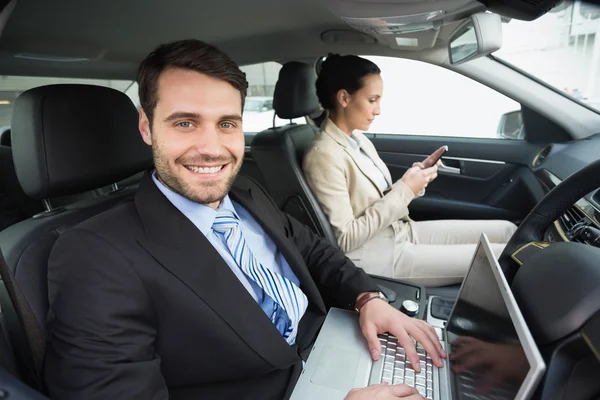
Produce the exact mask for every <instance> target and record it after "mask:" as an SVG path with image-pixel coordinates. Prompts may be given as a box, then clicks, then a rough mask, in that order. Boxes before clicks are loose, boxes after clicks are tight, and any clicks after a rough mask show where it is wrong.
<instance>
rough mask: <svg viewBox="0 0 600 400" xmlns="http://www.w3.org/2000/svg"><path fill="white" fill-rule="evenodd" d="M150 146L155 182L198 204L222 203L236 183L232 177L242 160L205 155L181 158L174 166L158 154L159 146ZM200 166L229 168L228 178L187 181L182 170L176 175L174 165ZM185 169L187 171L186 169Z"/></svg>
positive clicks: (237, 170) (236, 172)
mask: <svg viewBox="0 0 600 400" xmlns="http://www.w3.org/2000/svg"><path fill="white" fill-rule="evenodd" d="M155 143H156V142H154V143H153V144H152V153H153V155H154V166H155V168H156V174H157V177H158V179H159V180H160V181H161V182H162V183H163V184H164V185H166V186H167V187H169V188H170V189H171V190H173V191H174V192H175V193H177V194H179V195H181V196H183V197H185V198H187V199H188V200H191V201H193V202H195V203H199V204H204V205H207V204H212V203H216V202H219V203H220V202H221V201H222V200H223V199H224V198H225V196H227V194H228V193H229V190H230V189H231V187H232V186H233V182H235V178H236V177H237V175H238V174H239V172H240V168H241V166H242V161H243V158H242V159H236V158H235V157H233V156H229V157H227V156H219V157H215V156H209V155H205V154H201V155H197V156H195V157H180V158H178V159H176V160H175V163H174V164H169V160H168V159H167V157H165V156H164V154H163V153H162V152H161V150H160V147H159V146H158V145H156V144H155ZM203 163H210V164H228V165H227V166H224V168H229V170H230V172H229V175H228V176H223V177H219V178H215V179H214V180H206V181H204V182H201V183H198V182H190V181H188V180H186V179H185V177H183V176H181V175H182V173H183V174H186V172H185V171H181V172H178V171H177V168H176V166H180V168H185V165H198V164H203ZM186 169H187V168H186Z"/></svg>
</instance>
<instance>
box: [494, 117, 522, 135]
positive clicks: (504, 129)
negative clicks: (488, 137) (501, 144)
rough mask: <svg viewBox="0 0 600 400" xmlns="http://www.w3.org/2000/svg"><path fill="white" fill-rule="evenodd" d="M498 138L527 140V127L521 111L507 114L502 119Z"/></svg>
mask: <svg viewBox="0 0 600 400" xmlns="http://www.w3.org/2000/svg"><path fill="white" fill-rule="evenodd" d="M496 136H497V137H498V138H500V139H513V140H523V139H525V125H524V124H523V114H522V113H521V110H516V111H511V112H507V113H506V114H503V115H502V116H501V117H500V122H498V129H497V130H496Z"/></svg>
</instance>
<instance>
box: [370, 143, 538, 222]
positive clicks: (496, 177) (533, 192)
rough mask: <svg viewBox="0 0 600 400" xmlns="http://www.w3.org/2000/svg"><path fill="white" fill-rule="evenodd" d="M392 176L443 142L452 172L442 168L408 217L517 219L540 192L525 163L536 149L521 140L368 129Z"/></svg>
mask: <svg viewBox="0 0 600 400" xmlns="http://www.w3.org/2000/svg"><path fill="white" fill-rule="evenodd" d="M368 136H369V138H370V139H371V140H372V141H373V143H374V145H375V147H376V148H377V150H378V152H379V154H380V156H381V158H382V160H383V161H384V162H385V163H386V165H387V166H388V168H389V169H390V173H391V175H392V179H393V180H394V181H396V180H398V179H400V178H401V177H402V175H403V174H404V172H405V171H406V170H407V169H408V168H410V166H412V164H413V163H414V162H417V161H423V160H424V159H425V158H426V157H427V156H428V155H429V154H430V153H432V152H433V151H434V150H435V149H437V148H438V147H440V146H442V145H448V147H449V150H448V152H447V153H446V154H445V155H444V156H443V157H442V160H443V162H444V164H445V165H446V166H448V167H451V168H452V170H451V171H450V172H444V171H440V173H439V174H438V178H437V179H436V180H435V181H433V182H432V183H431V184H429V186H428V187H427V190H426V194H425V196H423V197H421V198H417V199H415V200H414V201H413V202H412V203H411V205H410V212H411V217H412V218H414V219H416V220H427V219H450V218H452V219H456V218H458V219H508V220H511V221H515V222H519V221H520V220H521V219H522V218H523V217H524V216H525V215H526V214H527V213H528V212H529V211H530V210H531V208H533V206H534V205H535V204H536V202H537V200H538V199H539V198H541V197H540V196H542V193H543V192H542V191H541V187H539V183H538V181H537V180H536V179H535V177H534V175H533V172H532V171H531V170H530V169H529V167H528V166H529V165H530V164H529V163H530V162H531V160H532V159H533V158H534V157H535V154H537V152H538V151H539V149H540V146H539V145H532V144H529V143H527V142H525V141H521V140H495V139H473V138H454V137H453V138H447V137H431V136H408V135H376V134H369V135H368Z"/></svg>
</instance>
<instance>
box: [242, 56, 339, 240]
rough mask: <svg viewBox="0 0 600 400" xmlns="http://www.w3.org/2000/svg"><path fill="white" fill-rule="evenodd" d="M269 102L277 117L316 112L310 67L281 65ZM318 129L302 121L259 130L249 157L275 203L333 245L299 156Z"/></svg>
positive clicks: (316, 106) (327, 223)
mask: <svg viewBox="0 0 600 400" xmlns="http://www.w3.org/2000/svg"><path fill="white" fill-rule="evenodd" d="M273 105H274V107H275V109H276V111H277V115H279V117H281V118H298V117H302V116H306V115H309V114H312V113H314V112H315V111H317V110H318V108H319V104H318V101H317V99H316V93H315V72H314V69H313V68H312V67H311V66H309V65H308V64H302V63H298V62H290V63H287V64H285V65H284V66H283V67H282V69H281V72H280V74H279V81H278V82H277V85H276V86H275V97H274V99H273ZM282 110H283V111H282ZM280 112H282V113H280ZM318 132H319V130H318V128H317V127H315V126H313V125H306V124H302V125H297V124H290V125H286V126H283V127H279V128H271V129H267V130H265V131H262V132H259V133H258V134H257V135H256V136H255V137H254V139H253V140H252V158H254V160H255V161H256V163H257V165H258V167H259V168H260V170H261V172H262V174H263V176H264V179H265V182H266V186H267V190H268V191H269V194H271V196H272V197H273V199H274V200H275V202H276V203H277V205H278V206H279V207H280V208H281V209H282V210H283V211H284V212H286V213H288V214H290V215H291V216H293V217H294V218H296V219H297V220H299V221H300V222H302V223H304V224H305V225H307V226H309V227H310V228H311V229H312V230H313V231H314V232H315V233H317V234H319V235H321V236H323V237H325V238H326V239H328V240H329V241H330V242H331V243H332V244H334V245H335V246H337V241H336V239H335V235H334V233H333V230H332V228H331V225H330V224H329V220H328V219H327V216H326V215H325V214H324V213H323V210H322V209H321V207H320V205H319V203H318V201H317V199H316V198H315V196H314V195H313V193H312V191H311V190H310V187H309V186H308V184H307V183H306V180H305V179H304V174H303V172H302V159H303V158H304V154H305V152H306V150H307V148H308V147H309V146H310V145H311V143H312V141H313V138H314V137H315V135H316V134H317V133H318Z"/></svg>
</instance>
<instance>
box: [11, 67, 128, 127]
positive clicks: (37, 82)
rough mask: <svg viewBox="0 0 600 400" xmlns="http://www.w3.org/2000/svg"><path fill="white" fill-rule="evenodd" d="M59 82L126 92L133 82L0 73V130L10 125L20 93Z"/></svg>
mask: <svg viewBox="0 0 600 400" xmlns="http://www.w3.org/2000/svg"><path fill="white" fill-rule="evenodd" d="M60 83H79V84H88V85H98V86H106V87H111V88H114V89H117V90H119V91H122V92H126V91H127V90H128V89H129V88H130V87H131V86H132V83H133V82H132V81H130V80H106V79H102V80H101V79H76V78H52V77H35V76H14V75H0V132H2V131H3V130H4V129H6V128H7V127H9V126H10V121H11V117H12V111H13V105H14V102H15V100H16V98H17V97H18V96H19V95H20V94H21V93H23V92H24V91H26V90H29V89H32V88H34V87H38V86H45V85H52V84H60ZM130 97H131V96H130Z"/></svg>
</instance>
